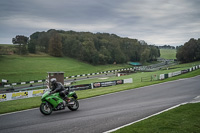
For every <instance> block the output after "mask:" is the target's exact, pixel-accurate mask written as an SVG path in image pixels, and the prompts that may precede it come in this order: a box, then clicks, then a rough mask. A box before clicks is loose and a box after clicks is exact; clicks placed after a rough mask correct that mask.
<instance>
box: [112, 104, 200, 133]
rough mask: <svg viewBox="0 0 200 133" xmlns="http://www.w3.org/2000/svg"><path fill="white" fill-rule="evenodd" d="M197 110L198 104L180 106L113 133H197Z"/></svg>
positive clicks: (199, 108)
mask: <svg viewBox="0 0 200 133" xmlns="http://www.w3.org/2000/svg"><path fill="white" fill-rule="evenodd" d="M199 110H200V103H193V104H186V105H181V106H180V107H178V108H175V109H173V110H170V111H167V112H164V113H162V114H160V115H157V116H153V117H151V118H149V119H146V120H144V121H140V122H138V123H135V124H132V125H130V126H127V127H124V128H122V129H119V130H117V131H115V132H114V133H199V132H200V125H199V123H200V113H199Z"/></svg>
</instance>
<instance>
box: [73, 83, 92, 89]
mask: <svg viewBox="0 0 200 133" xmlns="http://www.w3.org/2000/svg"><path fill="white" fill-rule="evenodd" d="M70 88H73V90H86V89H92V86H91V84H83V85H74V86H71V87H70Z"/></svg>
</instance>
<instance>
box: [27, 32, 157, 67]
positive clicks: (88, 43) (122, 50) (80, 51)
mask: <svg viewBox="0 0 200 133" xmlns="http://www.w3.org/2000/svg"><path fill="white" fill-rule="evenodd" d="M27 48H28V52H29V53H36V52H45V53H48V54H50V55H52V56H57V57H61V56H69V57H72V58H76V59H78V60H81V61H86V62H88V63H91V64H113V63H126V62H128V61H140V62H148V61H152V60H156V58H157V57H159V56H160V50H159V48H158V47H157V46H154V45H147V44H141V43H140V42H139V41H138V40H136V39H129V38H121V37H119V36H117V35H115V34H108V33H96V34H93V33H90V32H75V31H62V30H53V29H51V30H48V31H47V32H35V33H33V34H32V35H31V36H30V39H29V41H28V45H27Z"/></svg>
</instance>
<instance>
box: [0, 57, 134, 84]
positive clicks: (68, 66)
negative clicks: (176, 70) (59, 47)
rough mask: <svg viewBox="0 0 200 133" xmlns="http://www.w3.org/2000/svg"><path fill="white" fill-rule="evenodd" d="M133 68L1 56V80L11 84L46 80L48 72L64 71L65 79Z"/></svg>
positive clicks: (66, 58) (50, 58)
mask: <svg viewBox="0 0 200 133" xmlns="http://www.w3.org/2000/svg"><path fill="white" fill-rule="evenodd" d="M127 67H131V66H129V65H127V64H122V65H121V64H117V65H98V66H93V65H90V64H87V63H84V62H81V61H78V60H75V59H72V58H68V57H62V58H57V57H51V56H48V55H45V56H33V55H31V56H18V55H9V56H0V79H7V80H9V82H10V83H12V82H22V81H31V80H40V79H46V76H47V72H52V71H53V72H55V71H63V72H65V77H67V76H73V75H78V74H87V73H93V72H101V71H107V70H113V69H120V68H127Z"/></svg>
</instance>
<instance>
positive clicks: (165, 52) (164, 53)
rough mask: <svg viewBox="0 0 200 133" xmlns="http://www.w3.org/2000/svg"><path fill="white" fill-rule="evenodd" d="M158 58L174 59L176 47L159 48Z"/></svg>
mask: <svg viewBox="0 0 200 133" xmlns="http://www.w3.org/2000/svg"><path fill="white" fill-rule="evenodd" d="M160 58H164V59H176V49H160Z"/></svg>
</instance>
